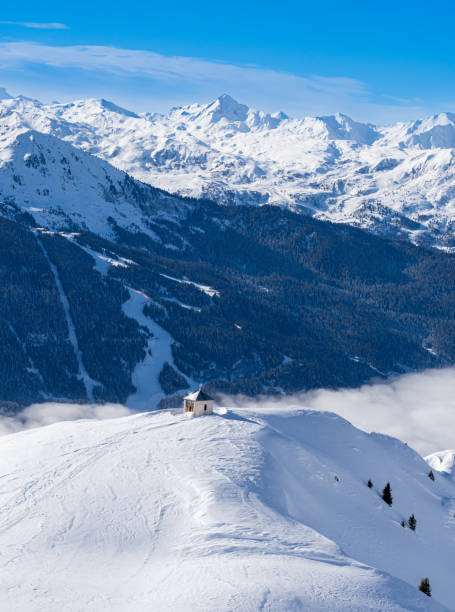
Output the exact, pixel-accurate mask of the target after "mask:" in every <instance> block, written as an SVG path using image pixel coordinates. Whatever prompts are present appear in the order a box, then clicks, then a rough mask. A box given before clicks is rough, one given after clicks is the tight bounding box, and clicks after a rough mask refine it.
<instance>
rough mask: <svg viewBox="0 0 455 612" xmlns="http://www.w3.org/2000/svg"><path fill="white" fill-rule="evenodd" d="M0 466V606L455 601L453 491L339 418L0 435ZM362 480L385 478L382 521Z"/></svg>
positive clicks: (249, 418) (398, 606) (113, 424)
mask: <svg viewBox="0 0 455 612" xmlns="http://www.w3.org/2000/svg"><path fill="white" fill-rule="evenodd" d="M0 466H1V473H2V475H3V479H4V495H3V498H2V513H1V516H0V543H1V548H2V551H3V552H2V555H1V557H0V565H1V571H2V582H3V585H4V587H3V588H2V589H1V590H0V601H1V605H2V607H3V608H4V609H12V608H15V609H20V610H23V611H24V612H27V611H29V610H30V611H31V610H36V609H37V607H39V609H40V610H44V611H48V610H49V611H50V610H55V609H59V610H62V611H63V612H69V611H73V610H74V611H75V610H81V609H83V610H87V611H89V610H97V611H99V610H122V611H126V610H135V611H139V610H149V609H151V608H153V609H154V610H157V611H161V610H163V611H164V610H169V609H170V608H171V609H174V610H176V611H183V610H189V609H191V610H204V611H205V610H208V609H210V610H213V609H216V610H246V609H255V610H256V609H264V610H274V611H283V612H284V611H286V612H287V611H291V610H301V609H305V610H346V609H348V608H349V609H350V610H357V611H359V612H360V611H361V610H366V609H368V610H372V611H373V610H377V611H379V610H381V611H384V610H393V611H398V610H400V611H403V610H412V611H415V610H442V609H453V607H454V605H455V600H454V593H453V589H452V569H451V565H452V564H451V561H450V560H451V559H453V553H454V550H453V546H454V545H453V538H451V537H450V533H451V531H452V530H453V528H454V525H453V519H452V518H451V517H452V514H453V510H452V511H451V504H452V503H453V499H454V494H455V490H454V485H453V483H452V482H450V481H447V480H445V479H444V478H442V477H440V476H439V475H437V476H436V480H435V482H433V481H431V480H430V479H429V478H428V476H427V472H428V466H427V464H426V463H425V462H424V461H423V460H422V459H421V458H420V457H419V456H418V455H417V454H416V453H414V452H413V451H412V450H411V449H409V448H408V447H406V446H405V445H403V444H402V443H400V442H398V441H397V440H394V439H392V438H388V437H385V436H378V435H376V434H371V435H367V434H364V433H362V432H360V431H359V430H356V429H355V428H353V427H352V426H351V425H349V424H348V423H347V422H346V421H344V420H342V419H340V418H339V417H336V416H335V415H331V414H324V413H313V412H304V411H302V412H297V413H296V412H288V411H286V410H281V411H278V412H265V413H264V412H263V411H260V412H255V411H251V410H249V411H246V410H236V411H235V412H227V413H224V414H223V413H222V414H219V415H213V416H211V417H205V418H200V419H187V418H186V417H184V416H183V415H177V416H176V415H173V414H172V413H169V412H160V413H155V414H143V415H138V416H133V417H128V418H122V419H117V420H111V421H103V422H93V421H79V422H72V423H59V424H56V425H52V426H49V427H43V428H40V429H36V430H30V431H27V432H23V433H19V434H13V435H10V436H7V437H3V438H2V444H1V447H0ZM335 476H336V477H337V479H338V480H336V479H335ZM368 478H372V480H373V481H374V483H375V485H376V487H378V488H380V487H381V486H383V484H385V482H387V481H388V480H389V481H390V482H391V484H392V492H393V494H394V504H393V506H392V507H391V508H389V507H388V506H386V505H385V504H384V502H383V501H382V500H381V499H380V497H379V495H378V490H377V489H376V488H375V489H373V490H370V489H368V487H367V486H366V481H367V479H368ZM411 512H414V513H415V515H416V517H417V531H415V532H412V531H410V530H409V529H403V528H402V527H401V526H400V524H399V521H400V520H401V518H403V517H404V518H406V517H407V516H408V515H409V514H410V513H411ZM448 536H449V537H448ZM427 575H428V576H429V577H430V582H431V585H432V587H433V598H432V599H428V598H426V597H425V596H424V595H423V594H421V593H419V591H418V590H417V588H416V587H417V585H418V583H419V582H420V579H421V578H422V577H424V576H427ZM438 601H439V602H440V604H444V605H445V606H447V608H444V607H443V605H439V604H438Z"/></svg>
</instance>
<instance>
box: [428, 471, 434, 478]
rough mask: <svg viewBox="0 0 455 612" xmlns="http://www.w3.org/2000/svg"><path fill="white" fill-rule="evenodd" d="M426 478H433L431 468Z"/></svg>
mask: <svg viewBox="0 0 455 612" xmlns="http://www.w3.org/2000/svg"><path fill="white" fill-rule="evenodd" d="M428 478H431V480H434V474H433V470H430V471H429V472H428Z"/></svg>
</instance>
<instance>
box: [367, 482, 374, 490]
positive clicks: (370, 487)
mask: <svg viewBox="0 0 455 612" xmlns="http://www.w3.org/2000/svg"><path fill="white" fill-rule="evenodd" d="M367 485H368V488H369V489H372V488H373V483H372V482H371V480H369V481H368V482H367Z"/></svg>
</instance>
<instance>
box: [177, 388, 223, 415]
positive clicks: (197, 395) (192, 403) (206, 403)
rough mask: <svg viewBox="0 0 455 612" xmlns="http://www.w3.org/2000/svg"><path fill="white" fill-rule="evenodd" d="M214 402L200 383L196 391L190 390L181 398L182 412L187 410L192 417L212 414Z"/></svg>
mask: <svg viewBox="0 0 455 612" xmlns="http://www.w3.org/2000/svg"><path fill="white" fill-rule="evenodd" d="M214 403H215V401H214V399H213V397H210V395H208V394H207V393H205V391H203V390H202V385H200V386H199V389H198V390H197V391H192V392H191V393H189V394H188V395H187V396H186V397H185V398H184V399H183V412H184V413H186V412H189V413H190V414H191V416H193V417H198V416H202V415H203V414H212V413H213V404H214Z"/></svg>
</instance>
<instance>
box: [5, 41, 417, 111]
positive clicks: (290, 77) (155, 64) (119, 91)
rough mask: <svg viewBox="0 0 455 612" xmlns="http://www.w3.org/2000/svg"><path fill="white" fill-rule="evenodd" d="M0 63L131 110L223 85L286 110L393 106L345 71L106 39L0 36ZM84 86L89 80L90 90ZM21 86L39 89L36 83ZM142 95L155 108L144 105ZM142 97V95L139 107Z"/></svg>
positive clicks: (186, 99) (213, 91) (209, 94)
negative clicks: (296, 70)
mask: <svg viewBox="0 0 455 612" xmlns="http://www.w3.org/2000/svg"><path fill="white" fill-rule="evenodd" d="M0 69H1V70H3V71H9V74H12V72H14V71H15V74H12V76H13V80H14V83H15V88H16V89H17V82H18V81H17V78H16V76H17V75H18V74H24V71H25V70H26V71H27V83H29V84H30V82H31V81H32V80H33V79H34V78H35V80H36V81H37V82H38V81H39V76H41V74H44V76H45V78H46V79H48V84H46V90H47V91H49V90H50V89H51V90H52V91H53V93H52V95H53V96H55V97H62V94H61V93H60V92H59V90H58V87H57V85H58V83H60V84H62V83H71V86H72V87H73V88H74V90H75V91H74V95H73V97H84V96H87V95H93V94H94V95H95V96H97V97H99V96H100V95H103V96H104V97H106V95H108V96H112V95H113V96H114V97H115V99H116V100H117V101H119V102H120V103H122V104H124V105H130V106H132V107H133V108H134V109H135V110H165V108H166V107H164V108H163V104H164V103H166V106H167V104H169V103H170V104H177V105H179V104H187V103H191V102H196V101H199V102H205V101H208V100H210V99H213V98H214V97H216V96H218V95H220V94H221V93H224V92H227V93H230V94H231V95H233V96H234V97H236V98H237V99H239V100H241V101H244V102H246V103H247V104H249V105H252V106H255V107H256V108H262V109H264V110H267V111H276V110H285V111H286V112H288V113H289V114H291V115H294V116H302V115H305V114H313V115H317V114H326V113H332V112H337V111H340V112H345V113H347V114H353V115H354V116H356V117H358V118H360V119H368V120H379V121H382V120H383V117H386V118H387V119H388V116H389V115H390V113H389V110H390V109H391V108H392V109H395V110H396V109H397V108H398V109H400V106H399V103H398V102H395V103H391V102H384V103H382V102H381V101H378V100H374V99H373V96H372V94H371V92H370V91H369V88H368V85H367V84H366V83H364V82H362V81H360V80H358V79H355V78H350V77H349V76H343V75H334V76H325V75H315V74H306V75H298V74H292V73H289V72H285V71H278V70H271V69H267V68H262V67H258V66H252V65H236V64H229V63H224V62H221V61H215V60H208V59H200V58H194V57H184V56H165V55H162V54H159V53H155V52H153V51H148V50H137V49H136V50H135V49H121V48H117V47H109V46H93V45H68V46H63V45H62V46H54V45H47V44H40V43H37V42H30V41H29V42H27V41H22V42H3V43H0ZM51 78H52V81H51ZM125 79H127V80H128V83H125ZM95 85H96V89H97V91H96V92H95V91H93V89H94V88H95ZM43 87H44V86H43ZM89 87H92V89H91V90H90V91H88V88H89ZM77 88H78V91H77ZM25 93H27V94H30V93H31V94H32V95H34V96H37V97H39V95H40V94H39V92H38V91H36V89H35V91H27V92H25ZM150 99H153V101H154V103H155V109H151V108H150ZM146 100H148V101H149V103H148V104H147V107H146V108H144V103H147V102H146ZM160 101H162V102H163V104H162V105H161V107H160V106H159V102H160ZM139 105H140V106H139ZM157 107H158V108H157ZM402 110H403V111H404V112H403V114H406V113H407V114H409V112H410V111H409V108H405V107H402ZM399 117H400V118H401V115H399ZM395 118H396V116H394V119H395Z"/></svg>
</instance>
